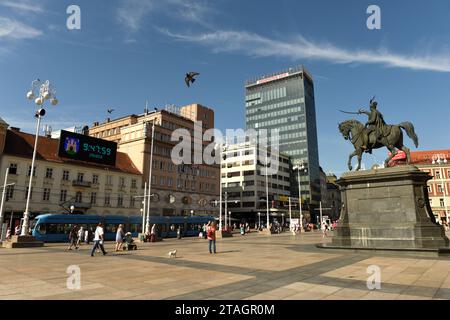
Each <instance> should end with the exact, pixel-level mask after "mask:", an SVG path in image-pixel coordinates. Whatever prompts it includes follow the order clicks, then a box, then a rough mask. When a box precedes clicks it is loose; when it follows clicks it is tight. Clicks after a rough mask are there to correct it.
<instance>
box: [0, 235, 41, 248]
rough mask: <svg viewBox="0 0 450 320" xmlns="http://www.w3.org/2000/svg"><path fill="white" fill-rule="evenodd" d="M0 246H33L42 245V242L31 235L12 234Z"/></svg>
mask: <svg viewBox="0 0 450 320" xmlns="http://www.w3.org/2000/svg"><path fill="white" fill-rule="evenodd" d="M2 246H3V247H4V248H9V249H12V248H35V247H43V246H44V242H42V241H37V240H36V238H35V237H33V236H12V237H11V241H4V242H3V244H2Z"/></svg>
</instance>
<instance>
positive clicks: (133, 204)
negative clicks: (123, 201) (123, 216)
mask: <svg viewBox="0 0 450 320" xmlns="http://www.w3.org/2000/svg"><path fill="white" fill-rule="evenodd" d="M135 205H136V199H135V198H134V197H133V196H131V197H130V208H134V207H135Z"/></svg>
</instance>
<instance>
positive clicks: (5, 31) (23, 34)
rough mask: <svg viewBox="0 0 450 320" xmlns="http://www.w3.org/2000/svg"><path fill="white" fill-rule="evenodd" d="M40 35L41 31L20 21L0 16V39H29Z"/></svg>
mask: <svg viewBox="0 0 450 320" xmlns="http://www.w3.org/2000/svg"><path fill="white" fill-rule="evenodd" d="M41 35H42V31H40V30H38V29H35V28H33V27H31V26H28V25H26V24H23V23H22V22H20V21H17V20H13V19H10V18H5V17H0V40H1V39H2V38H3V39H16V40H20V39H30V38H36V37H39V36H41Z"/></svg>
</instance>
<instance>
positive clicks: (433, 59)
mask: <svg viewBox="0 0 450 320" xmlns="http://www.w3.org/2000/svg"><path fill="white" fill-rule="evenodd" d="M160 31H161V32H163V33H165V34H166V35H168V36H170V37H172V38H175V39H178V40H182V41H187V42H194V43H198V44H201V45H206V46H209V47H211V48H212V49H213V51H214V52H241V53H244V54H247V55H251V56H258V57H284V58H290V59H293V60H298V59H316V60H325V61H330V62H332V63H342V64H349V63H364V64H381V65H384V66H388V67H397V68H406V69H413V70H428V71H438V72H450V56H449V55H444V54H442V55H436V54H434V55H430V54H428V55H426V54H425V55H402V54H396V53H391V52H389V51H388V50H387V49H382V48H381V49H378V50H371V51H369V50H349V49H342V48H339V47H337V46H335V45H332V44H328V43H315V42H312V41H308V40H306V39H305V38H303V37H301V36H298V37H296V38H295V39H294V40H290V41H281V40H275V39H270V38H267V37H264V36H260V35H258V34H255V33H250V32H245V31H215V32H210V33H202V34H195V35H188V34H176V33H172V32H170V31H168V30H165V29H160Z"/></svg>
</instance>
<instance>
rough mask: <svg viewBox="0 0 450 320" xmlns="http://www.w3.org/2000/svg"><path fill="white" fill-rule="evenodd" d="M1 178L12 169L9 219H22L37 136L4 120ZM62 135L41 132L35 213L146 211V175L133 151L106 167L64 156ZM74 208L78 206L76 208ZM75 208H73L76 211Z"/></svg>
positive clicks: (33, 197)
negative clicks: (143, 196)
mask: <svg viewBox="0 0 450 320" xmlns="http://www.w3.org/2000/svg"><path fill="white" fill-rule="evenodd" d="M0 127H1V129H0V146H2V145H4V148H3V150H1V151H2V152H1V153H0V157H1V161H0V179H1V181H2V182H3V181H4V179H5V173H6V169H7V168H9V175H8V181H7V184H13V185H10V186H8V187H7V189H6V197H5V204H4V220H5V221H6V222H9V221H11V220H12V221H13V224H14V223H15V224H18V223H20V218H22V216H23V212H24V210H25V203H26V199H27V193H28V185H29V179H30V175H31V160H32V154H33V148H34V140H35V136H34V135H32V134H28V133H24V132H21V131H20V129H18V128H12V129H6V128H7V127H8V125H7V124H4V123H2V124H0ZM58 148H59V139H52V138H49V137H44V136H40V137H39V139H38V147H37V153H36V161H35V169H34V172H33V182H32V187H31V199H30V213H31V217H34V216H36V215H38V214H42V213H78V214H98V215H128V216H131V215H140V214H141V212H140V208H141V201H142V200H141V199H140V198H139V195H140V194H141V185H142V179H141V173H140V172H139V170H138V169H137V168H136V167H135V166H134V164H133V162H132V161H131V159H130V158H129V157H128V155H126V154H124V153H121V152H118V153H117V155H116V164H115V165H114V166H105V165H99V164H94V163H87V162H84V161H75V160H72V159H65V158H61V157H59V156H58ZM72 206H73V207H72ZM71 207H72V210H71Z"/></svg>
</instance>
